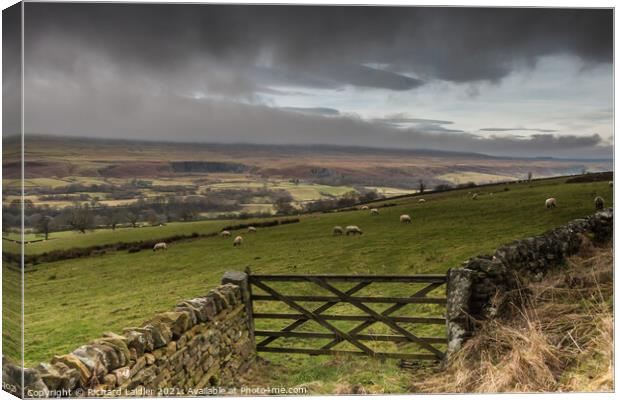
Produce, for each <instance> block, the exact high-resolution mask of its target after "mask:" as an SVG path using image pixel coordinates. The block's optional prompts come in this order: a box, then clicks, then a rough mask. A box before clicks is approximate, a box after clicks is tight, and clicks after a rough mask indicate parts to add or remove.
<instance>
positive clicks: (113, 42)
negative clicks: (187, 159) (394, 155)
mask: <svg viewBox="0 0 620 400" xmlns="http://www.w3.org/2000/svg"><path fill="white" fill-rule="evenodd" d="M25 7H26V13H25V15H26V17H25V21H26V22H25V25H26V27H25V62H26V66H25V77H26V78H25V93H26V96H25V111H26V112H25V121H26V122H25V131H26V132H27V133H42V134H68V135H80V136H93V137H113V138H138V139H150V140H170V141H201V142H233V143H234V142H249V143H293V144H314V143H321V144H338V145H347V144H351V145H357V146H376V147H396V148H432V149H442V150H455V151H477V152H483V153H488V154H495V155H519V156H550V155H551V156H559V157H607V158H611V157H612V156H613V154H612V147H611V146H612V138H613V124H612V118H613V97H612V96H613V82H612V78H613V75H612V71H613V69H612V61H613V59H612V57H613V45H612V42H613V35H612V29H613V26H612V24H613V21H612V11H611V10H568V9H561V10H560V9H556V10H554V9H482V8H471V9H463V8H413V7H411V8H383V7H302V6H247V5H243V6H234V5H182V4H173V5H147V4H134V5H121V4H109V3H108V4H94V3H90V4H57V3H56V4H50V3H48V4H45V3H26V6H25ZM3 86H5V87H4V88H3V89H4V90H5V92H6V84H5V85H3Z"/></svg>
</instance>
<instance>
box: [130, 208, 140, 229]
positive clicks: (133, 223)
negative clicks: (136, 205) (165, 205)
mask: <svg viewBox="0 0 620 400" xmlns="http://www.w3.org/2000/svg"><path fill="white" fill-rule="evenodd" d="M139 220H140V214H138V213H137V212H133V211H130V212H128V213H127V221H129V223H130V224H131V227H132V228H135V227H136V226H137V225H138V221H139Z"/></svg>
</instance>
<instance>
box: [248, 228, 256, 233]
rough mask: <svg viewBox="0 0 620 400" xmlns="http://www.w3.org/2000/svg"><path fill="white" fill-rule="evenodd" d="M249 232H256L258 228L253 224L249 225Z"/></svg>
mask: <svg viewBox="0 0 620 400" xmlns="http://www.w3.org/2000/svg"><path fill="white" fill-rule="evenodd" d="M248 232H249V233H256V228H254V227H253V226H250V227H248Z"/></svg>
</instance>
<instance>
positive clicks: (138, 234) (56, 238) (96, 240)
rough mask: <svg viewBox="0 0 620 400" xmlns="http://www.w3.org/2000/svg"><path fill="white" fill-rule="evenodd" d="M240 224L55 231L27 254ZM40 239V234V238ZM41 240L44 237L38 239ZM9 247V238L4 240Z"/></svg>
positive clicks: (30, 246) (215, 222)
mask: <svg viewBox="0 0 620 400" xmlns="http://www.w3.org/2000/svg"><path fill="white" fill-rule="evenodd" d="M231 223H236V222H234V221H230V220H210V221H193V222H170V223H168V224H166V225H164V226H145V227H141V228H116V229H115V230H112V229H96V230H93V231H87V233H85V234H84V233H80V232H77V231H62V232H53V233H52V234H50V239H49V240H47V241H42V242H34V243H30V244H28V245H27V246H26V254H28V255H32V254H41V253H44V252H46V251H51V250H61V249H70V248H73V247H89V246H94V245H101V244H112V243H119V242H136V241H139V240H152V239H160V238H165V237H168V236H173V235H191V234H192V233H194V232H196V233H200V234H204V233H212V232H218V231H219V230H221V228H222V227H224V226H226V225H230V224H231ZM31 237H32V239H34V238H35V237H34V235H26V240H28V239H29V238H31ZM37 238H38V237H37ZM38 239H40V238H38ZM4 245H5V246H6V245H7V243H6V241H5V242H4Z"/></svg>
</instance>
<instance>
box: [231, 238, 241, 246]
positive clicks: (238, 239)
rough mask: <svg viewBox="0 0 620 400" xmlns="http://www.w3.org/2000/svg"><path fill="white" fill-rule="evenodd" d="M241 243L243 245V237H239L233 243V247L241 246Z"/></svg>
mask: <svg viewBox="0 0 620 400" xmlns="http://www.w3.org/2000/svg"><path fill="white" fill-rule="evenodd" d="M241 243H243V237H241V236H237V237H236V238H235V240H234V241H233V247H237V246H241Z"/></svg>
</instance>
